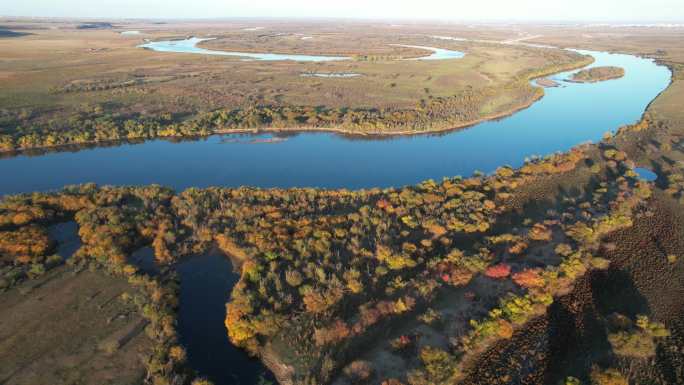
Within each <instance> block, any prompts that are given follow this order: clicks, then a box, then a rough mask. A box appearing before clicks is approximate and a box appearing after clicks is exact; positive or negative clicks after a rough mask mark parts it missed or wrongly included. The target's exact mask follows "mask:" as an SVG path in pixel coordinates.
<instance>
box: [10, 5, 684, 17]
mask: <svg viewBox="0 0 684 385" xmlns="http://www.w3.org/2000/svg"><path fill="white" fill-rule="evenodd" d="M0 15H5V16H60V17H70V16H75V17H112V18H114V17H116V18H119V17H134V18H152V17H158V18H229V17H297V16H299V17H344V18H348V17H352V18H420V19H426V18H429V19H444V20H556V21H562V20H564V21H580V20H587V21H679V22H681V21H684V0H468V1H464V0H460V1H459V0H344V1H340V0H0Z"/></svg>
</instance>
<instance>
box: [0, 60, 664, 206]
mask: <svg viewBox="0 0 684 385" xmlns="http://www.w3.org/2000/svg"><path fill="white" fill-rule="evenodd" d="M580 52H582V53H586V54H591V55H593V56H594V57H595V58H596V61H595V63H594V64H593V65H592V66H601V65H615V66H620V67H623V68H624V69H625V71H626V73H625V76H624V77H623V78H621V79H616V80H610V81H606V82H600V83H590V84H581V83H568V82H564V81H563V80H564V79H567V78H568V76H569V75H570V74H572V73H573V72H574V71H570V72H566V73H562V74H558V75H556V76H553V77H552V78H553V79H554V80H557V81H559V82H560V83H561V87H556V88H548V89H546V90H545V92H546V95H545V96H544V97H543V98H542V99H541V100H540V101H538V102H536V103H534V104H533V105H532V106H531V107H530V108H528V109H525V110H522V111H519V112H517V113H515V114H513V115H512V116H509V117H506V118H504V119H501V120H496V121H489V122H484V123H480V124H477V125H475V126H472V127H470V128H468V129H464V130H459V131H452V132H447V133H443V134H437V135H434V134H431V135H416V136H408V137H384V138H365V137H347V136H340V135H337V134H332V133H322V132H318V133H312V132H307V133H296V134H290V135H287V136H282V139H284V140H282V139H281V140H276V141H273V142H270V143H269V141H268V139H270V138H273V137H274V135H272V134H268V133H265V134H260V135H256V136H250V135H215V136H210V137H207V138H202V139H199V140H192V141H180V142H172V141H167V140H151V141H147V142H144V143H142V144H122V145H118V146H113V147H95V148H90V149H82V150H80V151H73V152H53V153H47V154H44V155H41V156H29V155H20V156H16V157H12V158H7V159H0V178H2V180H3V183H1V184H0V195H5V194H15V193H22V192H30V191H45V190H53V189H58V188H61V187H62V186H64V185H67V184H77V183H85V182H95V183H98V184H112V185H142V184H152V183H157V184H161V185H166V186H170V187H173V188H175V189H177V190H183V189H186V188H188V187H208V186H231V187H236V186H241V185H249V186H258V187H305V186H306V187H321V188H349V189H359V188H370V187H390V186H402V185H408V184H414V183H417V182H420V181H423V180H426V179H430V178H432V179H437V180H439V179H441V178H442V177H445V176H456V175H462V176H469V175H471V174H472V173H473V172H474V171H476V170H479V171H482V172H491V171H493V170H495V169H496V168H497V167H498V166H501V165H505V164H508V165H511V166H519V165H521V164H522V163H523V162H524V159H525V158H526V157H529V156H531V155H544V154H549V153H553V152H555V151H565V150H568V149H569V148H571V147H573V146H575V145H577V144H579V143H582V142H585V141H597V140H600V139H601V137H602V135H603V134H604V133H605V132H607V131H615V130H616V129H618V128H619V127H621V126H623V125H625V124H631V123H634V122H636V121H638V120H639V119H640V117H641V115H642V113H643V112H644V110H645V108H646V107H647V106H648V104H649V103H650V102H651V101H652V100H653V99H654V98H655V97H656V96H657V95H658V94H659V93H660V92H661V91H662V90H664V89H665V88H666V87H667V86H668V84H669V82H670V77H671V73H670V70H669V69H667V68H666V67H664V66H660V65H658V64H656V63H655V62H654V61H652V60H650V59H645V58H639V57H636V56H631V55H622V54H609V53H601V52H589V51H580ZM264 139H266V140H264Z"/></svg>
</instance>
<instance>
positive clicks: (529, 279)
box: [513, 269, 545, 289]
mask: <svg viewBox="0 0 684 385" xmlns="http://www.w3.org/2000/svg"><path fill="white" fill-rule="evenodd" d="M540 273H541V270H540V269H526V270H523V271H521V272H519V273H515V274H513V281H514V282H515V283H516V284H518V285H519V286H522V287H524V288H527V289H529V288H533V287H542V286H544V284H545V280H544V277H542V276H541V274H540Z"/></svg>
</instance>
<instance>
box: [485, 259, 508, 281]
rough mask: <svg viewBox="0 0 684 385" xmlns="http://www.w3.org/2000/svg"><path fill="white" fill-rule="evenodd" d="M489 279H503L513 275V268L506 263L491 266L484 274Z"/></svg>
mask: <svg viewBox="0 0 684 385" xmlns="http://www.w3.org/2000/svg"><path fill="white" fill-rule="evenodd" d="M484 274H485V275H486V276H487V277H489V278H495V279H501V278H506V277H508V276H509V275H510V274H511V266H510V265H508V264H506V263H500V264H498V265H494V266H490V267H488V268H487V270H485V273H484Z"/></svg>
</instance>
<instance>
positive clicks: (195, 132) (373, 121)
mask: <svg viewBox="0 0 684 385" xmlns="http://www.w3.org/2000/svg"><path fill="white" fill-rule="evenodd" d="M593 62H594V58H592V57H590V56H589V57H587V56H585V57H584V58H583V59H582V60H579V61H577V62H574V63H570V64H567V65H562V66H554V67H553V68H549V69H545V70H537V71H533V72H531V74H530V75H528V76H527V77H526V78H525V79H524V80H522V81H523V82H524V83H525V84H526V85H525V87H531V90H530V91H531V92H530V95H529V96H528V97H527V98H526V99H525V100H523V101H521V102H520V103H519V104H517V105H514V106H512V107H509V108H507V109H506V110H504V111H500V112H496V113H493V114H489V115H486V116H483V117H480V118H474V119H469V120H466V121H463V122H454V121H453V119H452V118H453V116H449V115H447V116H445V120H434V118H431V120H432V121H428V122H427V123H422V122H421V123H416V124H418V128H414V129H411V130H401V129H393V128H392V127H391V126H389V127H387V126H386V122H384V121H383V119H382V118H381V117H377V118H375V117H370V118H369V119H370V120H369V122H367V124H365V125H364V126H363V127H361V128H359V127H354V128H349V127H347V126H344V125H337V126H328V127H325V126H311V125H298V126H289V127H277V126H263V127H256V128H229V129H225V128H223V129H222V128H220V127H217V128H211V127H199V128H192V129H191V130H190V131H191V132H190V133H189V134H180V135H179V134H175V133H174V132H175V131H178V130H175V131H174V130H173V129H171V130H167V129H160V130H162V131H163V132H161V133H157V134H156V135H153V136H150V134H146V135H144V136H137V137H136V136H130V134H129V135H127V136H126V137H125V138H123V139H122V138H117V139H113V140H86V141H80V142H74V143H64V144H55V145H40V146H32V147H28V148H21V149H14V148H3V146H2V145H3V143H2V139H3V138H2V137H0V153H4V154H7V155H10V156H11V155H20V154H22V153H24V152H27V151H31V150H56V151H59V150H60V149H62V148H64V149H67V150H68V149H70V148H71V149H73V148H74V147H73V146H77V145H97V144H100V143H103V144H106V143H118V142H121V141H122V140H123V141H140V140H142V141H145V140H154V139H174V138H176V139H177V138H188V137H189V138H193V137H206V136H211V135H217V134H242V133H252V134H254V133H263V132H266V133H269V132H270V133H278V132H292V133H296V132H331V133H337V134H342V135H349V136H360V137H371V136H375V137H392V136H416V135H429V134H437V133H447V132H453V131H457V130H460V129H464V128H467V127H471V126H474V125H477V124H480V123H483V122H486V121H492V120H498V119H503V118H506V117H509V116H511V115H514V114H515V113H517V112H519V111H522V110H525V109H527V108H529V107H530V106H532V105H533V104H534V103H535V102H537V101H539V100H540V99H541V98H543V96H544V90H543V88H541V87H533V86H530V85H529V83H530V82H532V81H534V80H535V79H539V78H544V77H546V76H549V75H553V74H557V73H562V72H567V71H572V70H575V69H578V68H582V67H585V66H587V65H590V64H592V63H593ZM504 96H505V95H504ZM445 103H449V101H448V100H447V101H446V102H445ZM302 108H304V109H306V107H302ZM212 114H213V115H217V114H219V113H217V112H213V113H209V114H208V115H209V116H208V117H206V118H211V115H212ZM220 114H223V112H220ZM388 114H390V115H392V114H393V112H392V111H389V112H388ZM196 119H197V118H196ZM199 119H202V117H200V118H199ZM407 119H408V117H407ZM343 120H344V119H343ZM188 122H192V120H188V121H186V122H183V123H172V122H168V123H165V124H166V125H168V126H173V125H181V126H182V125H183V124H185V123H188ZM402 123H406V122H402ZM408 123H410V122H408ZM154 124H156V125H158V124H159V123H154ZM162 124H164V123H162ZM373 125H380V126H385V127H384V128H383V129H381V130H379V129H373V128H372V127H373ZM180 131H187V130H185V129H182V130H180ZM5 140H7V138H5ZM7 146H8V145H7V144H5V147H7Z"/></svg>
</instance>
